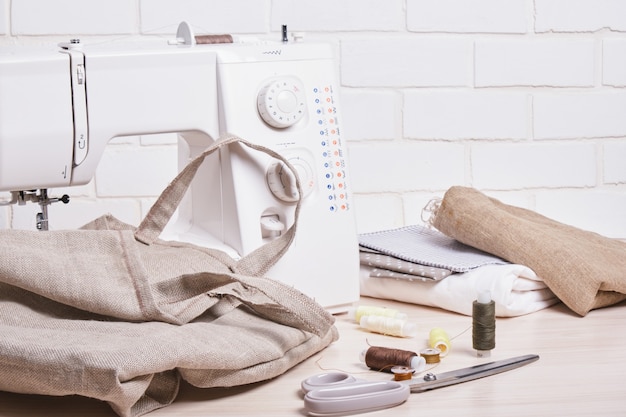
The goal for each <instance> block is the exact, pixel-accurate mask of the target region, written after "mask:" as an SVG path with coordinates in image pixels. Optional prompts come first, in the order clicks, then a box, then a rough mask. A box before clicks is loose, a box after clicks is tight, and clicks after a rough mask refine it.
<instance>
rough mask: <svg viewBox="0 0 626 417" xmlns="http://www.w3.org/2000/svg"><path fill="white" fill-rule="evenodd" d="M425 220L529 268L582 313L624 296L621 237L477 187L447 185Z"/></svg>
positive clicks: (625, 248) (625, 249)
mask: <svg viewBox="0 0 626 417" xmlns="http://www.w3.org/2000/svg"><path fill="white" fill-rule="evenodd" d="M432 211H433V213H432V216H431V219H430V223H431V224H432V226H434V227H435V228H437V229H438V230H439V231H440V232H442V233H444V234H445V235H448V236H450V237H453V238H454V239H456V240H458V241H459V242H462V243H464V244H466V245H470V246H473V247H475V248H477V249H480V250H483V251H485V252H488V253H491V254H493V255H496V256H499V257H501V258H503V259H506V260H507V261H509V262H511V263H516V264H522V265H525V266H528V267H529V268H531V269H532V270H534V271H535V272H536V273H537V275H539V276H540V277H541V278H543V280H544V281H545V283H546V285H547V286H548V287H549V288H550V289H551V290H552V291H553V292H554V293H555V294H556V296H557V297H559V299H560V300H561V301H563V303H564V304H565V305H567V306H568V307H569V308H570V309H572V310H573V311H574V312H576V313H577V314H579V315H581V316H585V315H586V314H587V313H588V312H589V311H590V310H593V309H596V308H600V307H606V306H609V305H612V304H616V303H618V302H620V301H622V300H625V299H626V242H623V241H620V240H617V239H611V238H608V237H605V236H602V235H599V234H597V233H593V232H589V231H585V230H581V229H578V228H575V227H572V226H569V225H566V224H563V223H560V222H557V221H555V220H552V219H550V218H547V217H545V216H542V215H540V214H538V213H536V212H533V211H531V210H527V209H523V208H519V207H514V206H510V205H507V204H504V203H502V202H500V201H498V200H496V199H494V198H490V197H487V196H486V195H485V194H483V193H481V192H480V191H478V190H476V189H473V188H467V187H458V186H457V187H451V188H450V189H449V190H448V191H447V192H446V193H445V195H444V197H443V199H442V200H441V202H440V203H439V204H438V205H437V207H435V208H434V210H432Z"/></svg>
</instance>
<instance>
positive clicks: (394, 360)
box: [362, 346, 420, 372]
mask: <svg viewBox="0 0 626 417" xmlns="http://www.w3.org/2000/svg"><path fill="white" fill-rule="evenodd" d="M362 356H364V362H365V364H366V365H367V366H368V367H369V368H370V369H373V370H375V371H385V372H391V369H392V368H393V367H395V366H403V367H406V368H411V369H417V368H419V367H420V358H419V356H418V354H417V353H415V352H411V351H408V350H400V349H391V348H385V347H379V346H372V347H370V348H369V349H367V351H366V352H365V354H364V355H362Z"/></svg>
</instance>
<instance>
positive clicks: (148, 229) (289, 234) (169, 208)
mask: <svg viewBox="0 0 626 417" xmlns="http://www.w3.org/2000/svg"><path fill="white" fill-rule="evenodd" d="M236 142H237V143H241V144H243V145H245V146H247V147H249V148H251V149H254V150H257V151H260V152H264V153H266V154H268V155H269V156H271V157H273V158H276V159H278V160H280V161H282V162H283V163H284V164H285V165H286V166H287V167H289V169H290V170H291V171H292V172H293V173H294V175H295V178H296V187H297V189H298V200H297V202H296V207H295V213H294V222H293V224H292V225H291V227H290V228H289V229H288V230H287V231H286V232H285V233H283V234H281V236H279V237H278V238H276V239H274V240H272V241H271V242H269V243H267V244H265V245H263V246H261V247H259V248H257V249H255V250H254V251H252V252H250V253H249V254H247V255H246V256H244V257H242V258H241V259H240V260H239V261H238V262H237V264H236V265H235V267H234V269H235V270H234V272H237V273H241V274H247V275H253V276H261V275H264V274H265V272H267V271H268V270H269V269H270V268H271V267H272V266H273V265H274V264H275V263H276V262H277V261H278V260H279V259H280V258H281V257H282V256H283V254H284V253H285V252H286V251H287V249H288V248H289V246H290V245H291V242H292V241H293V239H294V236H295V233H296V225H297V223H298V215H299V213H300V205H301V200H302V187H301V185H300V179H299V178H298V174H297V171H296V170H295V168H294V167H293V166H292V165H291V164H290V163H289V161H288V160H287V159H286V158H285V157H283V156H282V155H280V154H279V153H278V152H275V151H273V150H272V149H269V148H266V147H264V146H261V145H257V144H254V143H251V142H248V141H246V140H244V139H241V138H239V137H237V136H234V135H230V134H227V135H224V136H222V137H220V138H219V139H218V140H217V141H215V142H213V144H211V145H210V146H209V147H208V148H207V149H205V150H204V151H203V152H202V153H201V154H200V155H198V156H197V157H195V158H194V159H193V160H192V161H191V162H189V163H188V164H187V165H186V166H185V167H184V168H183V169H182V170H181V171H180V172H179V173H178V175H177V176H176V177H175V178H174V179H173V180H172V182H171V183H170V184H169V185H168V186H167V188H165V190H164V191H163V192H162V193H161V195H160V196H159V198H158V199H157V201H156V202H155V203H154V204H153V205H152V207H151V208H150V210H149V211H148V214H147V215H146V217H145V218H144V219H143V221H142V222H141V223H140V224H139V227H138V228H137V230H136V231H135V238H136V239H137V240H138V241H140V242H143V243H145V244H147V245H150V244H152V243H153V242H154V241H156V240H157V239H158V238H159V236H160V234H161V232H162V231H163V229H164V228H165V226H166V225H167V223H168V222H169V220H170V218H171V217H172V215H173V214H174V212H175V211H176V209H177V208H178V206H179V204H180V202H181V201H182V199H183V197H184V195H185V192H186V191H187V189H188V188H189V186H190V184H191V181H192V180H193V178H194V177H195V175H196V173H197V171H198V168H199V167H200V165H202V163H203V162H204V159H205V158H206V157H207V156H208V155H210V154H212V153H213V152H215V151H216V150H218V149H220V148H221V147H223V146H229V145H230V144H232V143H236Z"/></svg>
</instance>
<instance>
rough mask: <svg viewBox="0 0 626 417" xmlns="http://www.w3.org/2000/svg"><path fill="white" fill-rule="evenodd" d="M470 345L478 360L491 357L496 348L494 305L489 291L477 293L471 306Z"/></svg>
mask: <svg viewBox="0 0 626 417" xmlns="http://www.w3.org/2000/svg"><path fill="white" fill-rule="evenodd" d="M472 344H473V347H474V349H476V356H478V357H479V358H486V357H489V356H491V350H492V349H494V348H495V347H496V303H495V302H494V301H493V300H492V299H491V293H490V292H489V291H483V292H481V293H479V294H478V298H477V300H476V301H474V303H473V304H472Z"/></svg>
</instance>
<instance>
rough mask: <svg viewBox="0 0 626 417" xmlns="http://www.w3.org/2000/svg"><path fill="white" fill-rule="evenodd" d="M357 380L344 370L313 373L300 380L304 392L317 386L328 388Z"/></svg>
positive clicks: (317, 387)
mask: <svg viewBox="0 0 626 417" xmlns="http://www.w3.org/2000/svg"><path fill="white" fill-rule="evenodd" d="M353 382H357V379H356V378H355V377H353V376H352V375H349V374H346V373H344V372H328V373H324V374H317V375H313V376H312V377H309V378H307V379H305V380H304V381H302V384H301V386H302V391H304V393H305V394H306V393H307V392H309V391H313V390H314V389H319V388H328V387H333V386H337V385H343V384H351V383H353Z"/></svg>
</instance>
